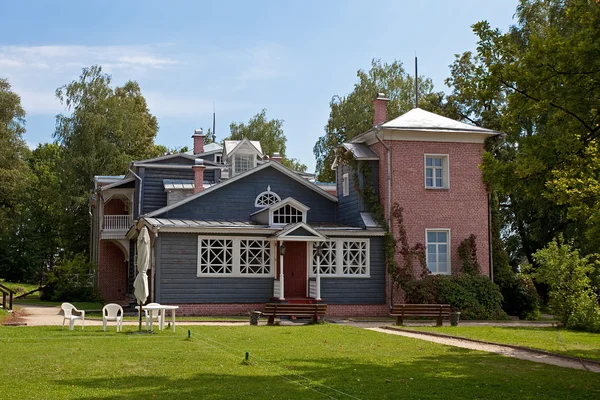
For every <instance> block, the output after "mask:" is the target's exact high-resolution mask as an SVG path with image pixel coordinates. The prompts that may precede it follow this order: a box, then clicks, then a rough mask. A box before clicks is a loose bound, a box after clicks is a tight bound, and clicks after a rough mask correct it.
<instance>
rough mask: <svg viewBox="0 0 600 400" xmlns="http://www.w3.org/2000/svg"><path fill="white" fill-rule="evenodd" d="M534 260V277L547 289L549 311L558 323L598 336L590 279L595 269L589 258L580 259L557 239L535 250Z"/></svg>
mask: <svg viewBox="0 0 600 400" xmlns="http://www.w3.org/2000/svg"><path fill="white" fill-rule="evenodd" d="M534 259H535V260H536V262H537V263H538V264H539V266H538V268H537V269H536V271H535V272H534V273H533V277H534V278H535V279H536V280H537V281H539V282H542V283H545V284H547V285H548V286H549V288H550V291H549V295H550V308H551V310H552V313H553V314H554V317H555V318H556V319H557V321H558V322H559V323H560V324H561V325H563V326H566V327H568V328H573V329H581V330H589V331H595V332H600V305H598V301H599V300H600V299H599V298H598V295H597V294H596V293H595V292H594V290H593V288H592V280H591V278H590V276H591V275H592V273H593V272H594V270H595V269H597V268H598V266H597V264H596V265H594V263H593V262H592V257H590V256H587V257H581V256H580V255H579V251H578V250H577V249H574V248H573V246H572V245H571V244H568V243H565V242H564V240H563V238H562V237H559V239H558V240H556V239H553V240H552V241H551V242H550V243H549V244H548V246H547V247H545V248H543V249H541V250H538V251H537V252H536V253H535V254H534Z"/></svg>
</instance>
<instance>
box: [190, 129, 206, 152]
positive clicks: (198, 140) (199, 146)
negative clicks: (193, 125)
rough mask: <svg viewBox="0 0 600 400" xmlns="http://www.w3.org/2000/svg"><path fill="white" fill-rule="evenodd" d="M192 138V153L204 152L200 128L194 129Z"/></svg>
mask: <svg viewBox="0 0 600 400" xmlns="http://www.w3.org/2000/svg"><path fill="white" fill-rule="evenodd" d="M192 138H193V139H194V154H200V153H204V132H202V128H200V129H194V134H193V135H192Z"/></svg>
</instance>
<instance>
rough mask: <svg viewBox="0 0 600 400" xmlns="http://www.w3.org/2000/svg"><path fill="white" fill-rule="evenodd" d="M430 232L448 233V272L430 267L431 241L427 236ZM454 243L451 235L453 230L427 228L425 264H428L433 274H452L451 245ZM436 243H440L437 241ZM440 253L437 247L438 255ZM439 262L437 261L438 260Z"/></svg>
mask: <svg viewBox="0 0 600 400" xmlns="http://www.w3.org/2000/svg"><path fill="white" fill-rule="evenodd" d="M429 232H446V234H447V238H448V241H447V242H446V246H447V249H448V252H447V255H446V263H447V264H448V271H447V272H438V271H432V270H430V269H429V241H428V238H427V236H428V235H427V234H428V233H429ZM451 243H452V237H451V232H450V229H449V228H431V229H425V264H426V265H427V269H429V272H430V273H431V274H432V275H451V274H452V262H451V260H452V254H451V253H452V251H451V246H450V244H451ZM436 244H438V243H437V242H436ZM437 254H438V252H437V248H436V255H437ZM436 264H437V261H436Z"/></svg>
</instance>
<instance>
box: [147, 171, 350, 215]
mask: <svg viewBox="0 0 600 400" xmlns="http://www.w3.org/2000/svg"><path fill="white" fill-rule="evenodd" d="M265 168H275V169H276V170H278V171H279V172H281V173H283V174H284V175H286V176H288V177H290V178H292V179H293V180H295V181H296V182H298V183H300V184H302V185H304V186H306V187H307V188H309V189H311V190H313V191H315V192H317V193H319V194H320V195H321V196H323V197H325V198H326V199H328V200H331V201H335V202H337V201H338V199H337V197H335V196H333V195H331V194H329V193H327V192H326V191H325V190H323V189H321V188H320V187H318V186H317V185H315V184H314V183H311V182H309V181H307V180H306V179H304V178H302V177H301V176H298V174H296V173H295V172H294V171H292V170H290V169H288V168H287V167H285V166H283V165H281V164H279V163H278V162H275V161H268V162H266V163H264V164H262V165H259V166H258V167H256V168H252V169H251V170H249V171H246V172H244V173H242V174H239V175H236V176H234V177H233V178H229V179H227V180H226V181H224V182H222V183H219V184H217V185H213V186H211V187H210V188H208V189H205V190H203V191H201V192H198V193H196V194H194V195H192V196H190V197H187V198H185V199H183V200H181V201H179V202H177V203H173V204H171V205H169V206H166V207H163V208H160V209H158V210H155V211H152V212H151V213H148V214H147V215H145V216H146V217H154V216H157V215H161V214H163V213H165V212H167V211H170V210H172V209H174V208H177V207H179V206H181V205H183V204H186V203H188V202H190V201H193V200H195V199H197V198H198V197H201V196H204V195H207V194H208V193H212V192H213V191H215V190H219V189H220V188H222V187H225V186H227V185H231V184H232V183H234V182H236V181H238V180H240V179H244V178H245V177H247V176H250V175H252V174H255V173H257V172H258V171H262V170H263V169H265ZM277 204H280V203H277Z"/></svg>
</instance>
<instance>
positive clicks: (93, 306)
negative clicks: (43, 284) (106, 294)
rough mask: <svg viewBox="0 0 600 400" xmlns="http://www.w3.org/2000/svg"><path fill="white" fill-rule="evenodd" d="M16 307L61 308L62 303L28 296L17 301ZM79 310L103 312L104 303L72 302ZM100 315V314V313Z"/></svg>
mask: <svg viewBox="0 0 600 400" xmlns="http://www.w3.org/2000/svg"><path fill="white" fill-rule="evenodd" d="M14 303H15V305H17V306H18V305H30V306H46V307H57V306H60V305H61V304H62V303H63V302H62V301H42V300H40V298H39V296H33V295H32V296H27V298H25V299H17V300H15V302H14ZM71 304H73V305H74V306H75V307H77V309H79V310H102V307H104V303H102V302H86V301H74V302H71ZM99 315H100V313H99Z"/></svg>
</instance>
